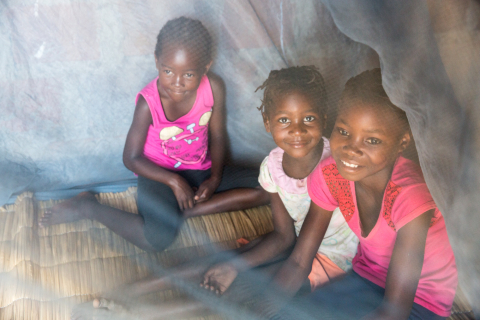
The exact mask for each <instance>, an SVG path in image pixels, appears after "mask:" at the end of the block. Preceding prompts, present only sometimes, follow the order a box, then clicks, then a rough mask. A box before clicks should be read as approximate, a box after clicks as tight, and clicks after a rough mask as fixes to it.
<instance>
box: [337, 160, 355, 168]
mask: <svg viewBox="0 0 480 320" xmlns="http://www.w3.org/2000/svg"><path fill="white" fill-rule="evenodd" d="M340 161H341V162H342V163H343V165H344V166H345V167H347V168H351V169H357V168H358V167H359V165H358V164H354V163H350V162H347V161H343V160H340Z"/></svg>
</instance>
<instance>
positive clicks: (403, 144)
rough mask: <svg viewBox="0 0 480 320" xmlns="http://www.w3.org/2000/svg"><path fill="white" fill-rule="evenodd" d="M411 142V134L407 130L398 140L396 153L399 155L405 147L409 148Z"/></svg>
mask: <svg viewBox="0 0 480 320" xmlns="http://www.w3.org/2000/svg"><path fill="white" fill-rule="evenodd" d="M411 140H412V132H411V131H410V130H408V131H407V132H405V133H404V134H403V136H402V138H401V139H400V149H399V151H398V152H399V153H400V152H403V151H405V149H407V147H408V146H409V144H410V141H411Z"/></svg>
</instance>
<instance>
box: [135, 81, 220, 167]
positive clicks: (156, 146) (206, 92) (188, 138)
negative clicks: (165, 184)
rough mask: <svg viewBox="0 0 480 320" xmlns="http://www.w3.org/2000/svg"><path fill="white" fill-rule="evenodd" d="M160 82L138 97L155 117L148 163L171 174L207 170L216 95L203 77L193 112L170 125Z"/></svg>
mask: <svg viewBox="0 0 480 320" xmlns="http://www.w3.org/2000/svg"><path fill="white" fill-rule="evenodd" d="M157 79H158V77H157V78H155V79H154V80H153V81H152V82H150V83H149V84H148V85H147V86H145V88H143V89H142V91H140V92H139V93H138V94H137V98H136V102H138V98H139V97H140V95H142V96H143V97H144V99H145V101H147V104H148V107H149V108H150V112H151V113H152V119H153V124H151V125H150V128H149V129H148V133H147V138H146V140H145V147H144V149H143V153H144V155H145V157H146V158H147V159H149V160H150V161H152V162H154V163H155V164H157V165H159V166H161V167H163V168H166V169H170V170H206V169H209V168H210V167H211V166H212V162H211V160H210V154H209V152H208V122H209V120H210V117H211V115H212V107H213V93H212V88H211V87H210V81H209V80H208V77H207V76H206V75H204V76H203V77H202V80H201V81H200V86H199V87H198V89H197V97H196V99H195V103H194V104H193V107H192V109H190V111H189V112H188V113H187V114H186V115H184V116H182V117H180V118H178V119H177V120H175V121H173V122H171V121H169V120H167V118H166V116H165V112H164V111H163V106H162V102H161V100H160V95H159V93H158V88H157Z"/></svg>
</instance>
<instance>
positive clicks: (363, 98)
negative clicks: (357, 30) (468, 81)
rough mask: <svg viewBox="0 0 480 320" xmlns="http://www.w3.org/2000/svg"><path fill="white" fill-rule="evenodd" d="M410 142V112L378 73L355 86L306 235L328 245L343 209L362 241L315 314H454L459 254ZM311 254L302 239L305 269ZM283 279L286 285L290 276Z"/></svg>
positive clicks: (314, 189)
mask: <svg viewBox="0 0 480 320" xmlns="http://www.w3.org/2000/svg"><path fill="white" fill-rule="evenodd" d="M410 139H411V133H410V129H409V125H408V120H407V117H406V114H405V112H404V111H402V110H401V109H399V108H398V107H396V106H395V105H393V104H392V102H391V101H390V100H389V99H388V96H387V94H386V93H385V91H384V89H383V87H382V79H381V73H380V69H375V70H371V71H366V72H363V73H362V74H360V75H358V76H356V77H354V78H352V79H350V80H349V81H348V82H347V84H346V85H345V90H344V92H343V93H342V96H341V99H340V102H339V113H338V117H337V120H336V123H335V126H334V129H333V133H332V136H331V138H330V147H331V150H332V157H329V158H327V159H325V160H323V161H322V162H321V163H320V165H319V166H318V167H317V168H316V169H315V170H314V172H313V173H312V174H311V175H310V176H309V178H308V191H309V195H310V197H311V198H312V205H311V207H310V211H309V213H308V216H307V219H306V220H305V224H307V223H308V224H309V226H312V225H316V226H317V227H316V228H309V229H306V230H305V228H304V229H302V232H304V231H305V233H309V234H311V236H310V239H312V240H315V243H320V242H321V241H322V239H323V237H324V234H325V230H326V225H328V221H330V219H331V216H332V211H333V210H334V209H335V208H336V207H337V206H339V207H340V210H341V211H342V214H343V216H344V217H345V220H346V221H347V223H348V225H349V226H350V228H351V229H352V230H353V232H355V234H356V235H357V236H358V237H359V240H360V244H359V247H358V252H357V254H356V256H355V258H354V259H353V272H351V273H349V275H348V276H347V277H345V278H343V279H341V280H339V281H338V282H335V283H333V284H331V285H328V286H325V287H323V288H321V289H320V290H318V291H316V292H314V293H312V295H311V300H312V302H313V303H312V304H311V306H312V307H313V308H314V311H315V312H314V314H316V315H318V314H323V315H324V316H325V317H326V318H328V317H330V318H332V319H333V318H335V319H339V318H347V319H359V318H362V317H363V318H362V319H407V318H410V319H443V317H447V316H449V315H450V309H451V307H452V303H453V299H454V296H455V290H456V286H457V269H456V265H455V259H454V255H453V251H452V249H451V247H450V243H449V240H448V236H447V230H446V228H445V221H444V219H443V217H442V214H441V213H440V211H439V210H438V208H437V207H436V205H435V202H434V201H433V199H432V197H431V195H430V193H429V191H428V188H427V185H426V184H425V181H424V180H423V176H422V173H421V171H420V169H419V168H418V167H417V166H416V165H415V164H414V163H413V162H412V161H410V160H407V159H405V158H403V157H402V156H401V152H402V151H403V150H405V148H406V147H407V146H408V144H409V142H410ZM305 224H304V225H305ZM313 255H315V250H314V249H313V245H310V244H306V243H298V245H297V246H296V247H295V249H294V252H293V253H292V255H291V259H292V261H295V263H296V265H300V266H302V265H305V264H306V263H307V262H308V261H310V259H311V257H312V256H313ZM287 264H288V263H287ZM290 265H292V264H290ZM301 269H302V268H297V269H295V268H293V269H290V270H289V272H291V271H292V270H297V272H300V273H301V272H302V270H301ZM283 275H286V277H285V278H284V279H282V281H283V282H284V283H291V282H292V277H288V274H287V273H283ZM327 315H328V316H327Z"/></svg>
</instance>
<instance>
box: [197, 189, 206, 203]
mask: <svg viewBox="0 0 480 320" xmlns="http://www.w3.org/2000/svg"><path fill="white" fill-rule="evenodd" d="M206 192H207V189H206V188H205V187H203V186H200V188H198V190H197V192H195V197H194V199H195V201H197V202H198V201H200V200H201V199H202V198H205V193H206Z"/></svg>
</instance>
